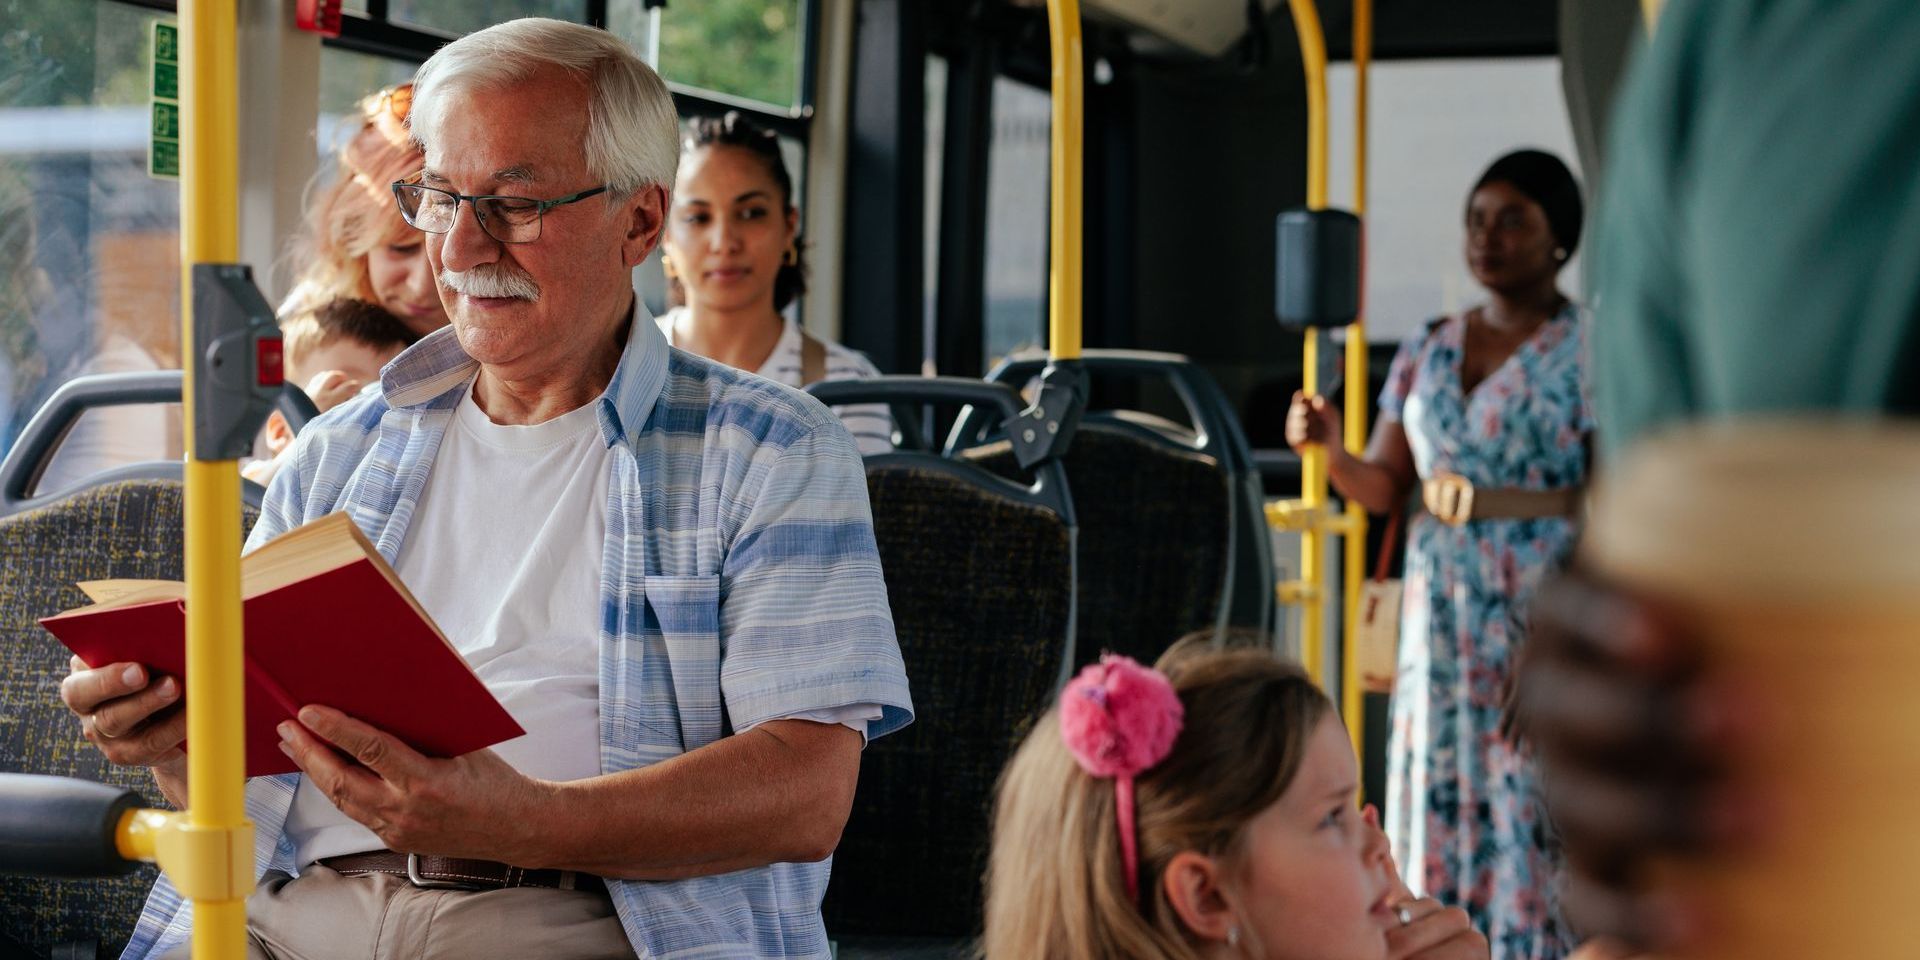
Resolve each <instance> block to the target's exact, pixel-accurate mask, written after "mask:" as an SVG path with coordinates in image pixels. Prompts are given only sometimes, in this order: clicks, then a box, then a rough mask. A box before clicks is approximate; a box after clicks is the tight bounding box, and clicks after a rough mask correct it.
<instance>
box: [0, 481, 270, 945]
mask: <svg viewBox="0 0 1920 960" xmlns="http://www.w3.org/2000/svg"><path fill="white" fill-rule="evenodd" d="M181 503H182V488H181V486H180V484H178V483H175V482H170V481H164V480H139V481H122V482H117V483H111V484H107V485H104V486H98V487H92V488H88V489H85V490H82V491H80V492H78V493H76V494H74V495H72V496H70V497H67V498H65V499H62V500H60V501H57V502H55V503H52V504H49V505H46V506H41V507H36V508H34V509H30V510H26V511H24V512H21V513H18V514H14V515H12V516H9V517H4V518H0V772H6V773H44V774H54V775H58V776H66V777H79V778H81V779H84V780H94V781H97V782H101V783H109V784H114V785H116V786H124V787H128V788H130V789H133V790H137V791H140V793H141V794H142V795H144V796H145V797H146V799H147V802H148V803H149V804H153V805H159V803H160V796H159V794H158V792H157V791H156V790H155V789H154V787H153V780H152V778H151V777H149V776H147V775H146V773H145V772H144V771H138V770H129V769H125V768H120V767H115V766H113V765H111V764H109V763H107V762H106V759H105V758H104V757H102V756H101V755H100V753H99V752H98V751H97V750H95V749H94V748H93V746H92V745H91V744H89V743H87V742H86V740H84V739H82V738H81V736H80V727H79V724H77V723H75V722H74V719H73V716H72V715H71V714H70V713H69V712H68V711H67V708H66V707H65V706H64V705H62V704H61V702H60V695H59V683H60V678H62V677H64V676H66V675H67V672H68V668H67V658H68V656H69V654H68V652H67V649H66V648H65V647H63V646H61V645H60V642H59V641H57V640H55V639H54V638H53V636H52V635H51V634H49V633H47V632H46V630H44V629H43V628H42V627H41V626H40V624H39V622H38V621H39V618H41V617H44V616H48V615H50V614H55V613H59V612H60V611H62V610H66V609H70V608H72V607H77V606H80V605H82V604H84V603H86V602H87V600H86V597H85V596H83V595H82V594H81V593H80V591H79V590H78V589H76V588H75V587H74V584H75V583H78V582H80V581H83V580H110V579H137V580H178V579H180V578H181V576H182V575H183V563H184V558H183V552H182V543H181V517H182V513H181ZM243 523H244V526H245V527H249V528H250V527H251V526H252V524H253V511H252V510H250V509H249V510H247V515H246V517H245V519H244V521H243ZM235 546H236V549H237V548H238V545H237V544H236V545H235ZM153 879H154V869H153V868H152V867H145V868H142V869H140V870H137V871H135V872H134V873H132V874H130V875H128V876H124V877H119V878H116V879H111V880H47V879H40V878H28V877H0V930H4V931H6V933H7V935H8V936H10V937H12V938H13V939H14V940H16V941H18V942H19V943H20V944H22V945H24V946H25V947H26V948H28V949H30V950H32V951H33V952H34V953H35V955H42V956H43V955H45V954H47V953H48V951H50V950H51V949H52V948H53V947H54V945H56V944H61V943H74V942H80V941H87V940H92V941H96V942H98V943H99V944H100V945H101V949H102V955H103V956H112V955H114V954H117V953H118V951H119V949H120V947H121V946H122V945H124V944H125V942H126V940H127V937H128V935H129V934H131V933H132V931H133V923H134V920H135V919H136V918H137V917H138V916H139V913H140V904H141V902H142V901H143V900H144V899H145V897H146V893H147V889H148V888H149V887H151V886H152V885H153Z"/></svg>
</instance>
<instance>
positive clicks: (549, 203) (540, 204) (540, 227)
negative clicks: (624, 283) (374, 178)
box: [392, 180, 607, 243]
mask: <svg viewBox="0 0 1920 960" xmlns="http://www.w3.org/2000/svg"><path fill="white" fill-rule="evenodd" d="M392 189H393V202H394V204H395V205H397V206H398V207H399V208H400V216H401V218H402V219H404V220H406V221H407V226H409V227H412V228H414V229H415V230H418V231H420V232H422V233H447V232H448V231H451V230H452V229H453V223H452V222H449V223H448V224H447V229H446V230H429V229H427V228H426V227H423V226H421V225H420V224H418V223H416V222H414V215H413V214H411V213H408V212H407V200H406V197H405V195H404V194H403V192H402V191H403V189H414V190H430V191H432V192H434V193H438V194H442V195H444V196H449V197H452V198H453V218H454V220H458V219H460V201H462V200H465V201H467V203H468V204H470V205H471V206H472V207H473V218H474V220H476V221H477V222H478V223H479V224H480V229H481V230H483V231H485V232H486V234H487V236H489V237H492V238H493V239H494V241H495V242H498V243H533V242H535V241H537V240H539V239H540V237H541V236H542V235H543V234H544V233H545V232H546V229H547V211H548V210H552V209H553V208H554V207H563V206H566V205H567V204H569V203H579V202H580V201H582V200H585V199H587V198H588V197H592V196H597V195H599V194H602V193H606V192H607V185H606V184H604V183H603V184H601V185H600V186H597V187H594V188H592V189H591V190H582V191H580V192H579V193H575V194H570V195H568V196H564V197H558V198H555V199H553V200H539V199H535V198H533V197H515V196H508V195H506V194H499V193H483V194H479V195H477V196H470V195H468V194H464V193H455V192H454V191H452V190H447V189H444V188H441V187H429V186H427V185H426V184H424V183H420V182H418V181H412V180H395V181H394V182H393V185H392ZM482 200H511V201H513V202H515V203H531V204H533V208H534V209H533V218H534V219H533V223H534V231H533V236H531V237H528V238H527V239H525V240H507V239H504V238H502V237H500V236H499V235H498V234H495V233H494V232H493V227H492V226H490V225H489V224H488V223H487V214H486V212H485V209H486V208H484V207H482V206H481V205H480V201H482ZM414 209H415V210H416V211H417V210H418V209H419V205H418V204H415V205H414Z"/></svg>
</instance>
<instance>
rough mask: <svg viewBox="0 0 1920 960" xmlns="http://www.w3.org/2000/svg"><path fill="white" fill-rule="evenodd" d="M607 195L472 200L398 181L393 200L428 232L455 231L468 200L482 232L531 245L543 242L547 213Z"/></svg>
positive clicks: (413, 223)
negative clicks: (542, 222)
mask: <svg viewBox="0 0 1920 960" xmlns="http://www.w3.org/2000/svg"><path fill="white" fill-rule="evenodd" d="M605 192H607V188H606V186H605V185H602V186H598V187H594V188H593V189H591V190H582V191H580V192H579V193H576V194H573V195H572V196H566V197H561V198H559V199H557V200H534V199H531V198H529V197H501V196H478V197H470V196H468V195H466V194H464V193H454V192H453V191H451V190H442V189H440V188H439V187H429V186H427V185H426V184H423V183H409V182H408V181H405V180H397V181H394V184H393V198H394V199H395V200H397V201H399V204H400V216H402V217H404V218H405V219H406V221H407V223H408V225H410V226H412V227H413V228H414V229H416V230H425V231H426V232H428V233H446V232H447V231H449V230H452V229H453V221H454V218H456V217H458V216H459V215H460V201H462V200H465V201H467V202H468V203H471V204H473V216H474V219H476V220H478V221H480V229H482V230H485V231H486V232H487V236H489V237H492V238H493V239H495V240H498V241H500V242H501V243H532V242H533V241H535V240H538V239H540V222H541V221H542V220H544V219H545V218H546V214H547V211H548V210H551V209H553V208H554V207H558V206H564V205H566V204H569V203H578V202H579V201H581V200H585V199H587V198H588V197H591V196H593V195H595V194H600V193H605Z"/></svg>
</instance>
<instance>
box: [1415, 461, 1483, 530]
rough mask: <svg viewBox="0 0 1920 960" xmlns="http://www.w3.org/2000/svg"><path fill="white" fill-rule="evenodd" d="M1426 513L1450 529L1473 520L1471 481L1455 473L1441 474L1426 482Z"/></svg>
mask: <svg viewBox="0 0 1920 960" xmlns="http://www.w3.org/2000/svg"><path fill="white" fill-rule="evenodd" d="M1422 492H1423V493H1424V494H1425V496H1424V497H1423V498H1422V499H1424V500H1426V502H1427V512H1428V513H1431V514H1433V515H1434V517H1435V518H1437V519H1438V520H1439V521H1440V522H1441V523H1444V524H1446V525H1447V526H1450V527H1459V526H1465V525H1466V522H1467V521H1468V520H1471V519H1473V481H1471V480H1468V479H1467V478H1466V477H1463V476H1461V475H1459V474H1457V473H1442V474H1439V475H1438V476H1435V477H1434V478H1433V479H1431V480H1428V481H1427V482H1426V487H1425V490H1424V491H1422Z"/></svg>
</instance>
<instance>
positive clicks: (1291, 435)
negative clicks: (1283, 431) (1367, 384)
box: [1287, 390, 1342, 453]
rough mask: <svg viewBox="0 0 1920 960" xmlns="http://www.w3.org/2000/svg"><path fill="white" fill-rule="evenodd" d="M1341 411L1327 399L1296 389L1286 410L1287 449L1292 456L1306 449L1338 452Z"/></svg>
mask: <svg viewBox="0 0 1920 960" xmlns="http://www.w3.org/2000/svg"><path fill="white" fill-rule="evenodd" d="M1341 423H1342V421H1341V418H1340V408H1339V407H1336V406H1334V405H1333V403H1332V402H1331V401H1329V400H1328V399H1327V398H1326V397H1322V396H1317V395H1316V396H1311V397H1309V396H1307V395H1306V393H1305V392H1303V391H1299V390H1295V391H1294V392H1293V403H1292V404H1291V405H1290V406H1289V407H1288V408H1287V446H1289V447H1292V448H1293V450H1294V452H1295V453H1299V452H1300V451H1301V448H1303V447H1307V446H1322V447H1327V448H1328V449H1338V448H1339V447H1340V437H1341Z"/></svg>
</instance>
